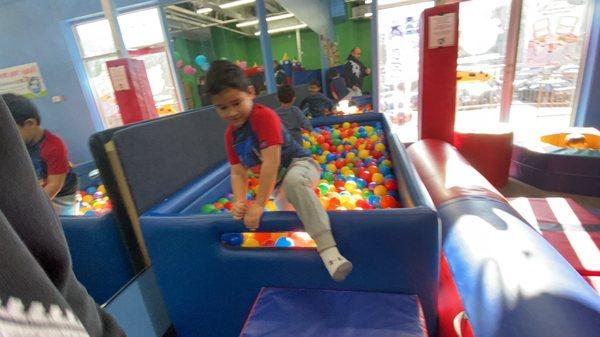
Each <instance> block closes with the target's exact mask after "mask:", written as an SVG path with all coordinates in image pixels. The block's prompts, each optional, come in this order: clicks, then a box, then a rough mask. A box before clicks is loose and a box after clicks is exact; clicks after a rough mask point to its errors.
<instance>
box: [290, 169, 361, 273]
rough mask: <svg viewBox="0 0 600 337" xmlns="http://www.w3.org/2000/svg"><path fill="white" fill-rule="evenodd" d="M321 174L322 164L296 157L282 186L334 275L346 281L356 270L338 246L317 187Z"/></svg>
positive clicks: (326, 265) (328, 269)
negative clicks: (353, 270) (315, 188)
mask: <svg viewBox="0 0 600 337" xmlns="http://www.w3.org/2000/svg"><path fill="white" fill-rule="evenodd" d="M319 178H320V168H319V164H317V163H316V162H315V161H314V160H312V159H311V158H302V159H295V160H294V161H293V162H292V164H291V165H290V167H289V168H288V171H287V173H286V175H285V178H284V179H283V182H282V186H281V189H282V190H283V191H282V192H283V193H285V198H286V199H287V200H288V201H289V203H290V204H291V205H292V206H294V208H295V209H296V213H297V214H298V217H299V218H300V220H301V221H302V224H303V225H304V228H305V229H306V231H307V232H308V234H309V235H310V236H311V237H312V238H313V239H314V240H315V242H316V244H317V251H318V252H319V255H320V256H321V259H322V260H323V263H324V264H325V267H326V268H327V271H328V272H329V274H330V275H331V277H332V278H333V279H334V280H336V281H343V280H344V279H345V278H346V276H347V275H348V274H349V273H350V272H351V271H352V263H350V262H349V261H348V260H346V258H344V257H343V256H342V255H341V254H340V252H339V251H338V249H337V247H336V243H335V240H334V238H333V235H332V234H331V226H330V223H329V217H328V215H327V212H325V209H323V206H322V205H321V203H320V202H319V199H318V198H317V196H316V195H315V193H314V191H313V188H314V186H315V185H316V183H317V182H318V181H319Z"/></svg>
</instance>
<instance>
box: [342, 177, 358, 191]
mask: <svg viewBox="0 0 600 337" xmlns="http://www.w3.org/2000/svg"><path fill="white" fill-rule="evenodd" d="M357 187H358V184H357V183H356V182H355V181H352V180H349V181H347V182H346V184H344V188H345V189H346V191H349V192H352V191H354V190H356V188H357Z"/></svg>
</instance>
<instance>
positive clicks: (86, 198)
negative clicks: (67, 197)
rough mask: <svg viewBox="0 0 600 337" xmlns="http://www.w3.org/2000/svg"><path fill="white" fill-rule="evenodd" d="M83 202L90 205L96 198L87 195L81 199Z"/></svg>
mask: <svg viewBox="0 0 600 337" xmlns="http://www.w3.org/2000/svg"><path fill="white" fill-rule="evenodd" d="M81 200H82V201H83V202H87V203H90V202H92V200H94V197H93V196H91V195H89V194H86V195H84V196H83V197H82V198H81Z"/></svg>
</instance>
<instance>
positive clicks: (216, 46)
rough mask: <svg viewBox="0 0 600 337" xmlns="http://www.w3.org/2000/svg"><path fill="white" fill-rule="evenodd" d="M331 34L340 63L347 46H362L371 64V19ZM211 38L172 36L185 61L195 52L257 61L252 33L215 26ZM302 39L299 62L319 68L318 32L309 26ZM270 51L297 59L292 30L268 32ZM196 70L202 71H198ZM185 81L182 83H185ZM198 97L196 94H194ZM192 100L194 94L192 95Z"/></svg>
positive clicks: (338, 27)
mask: <svg viewBox="0 0 600 337" xmlns="http://www.w3.org/2000/svg"><path fill="white" fill-rule="evenodd" d="M334 29H335V35H336V39H337V42H338V49H339V51H340V63H342V64H343V63H344V62H345V60H346V56H347V55H348V53H349V52H350V50H351V49H352V48H353V47H355V46H358V47H360V48H361V49H362V61H363V62H364V63H365V64H366V65H367V66H369V67H372V66H371V21H370V20H353V21H344V22H339V23H335V24H334ZM211 34H212V40H211V41H210V42H204V43H200V42H196V41H186V40H183V39H175V44H174V45H175V50H176V51H177V52H179V53H180V54H181V56H182V58H183V60H184V62H185V64H192V65H194V64H193V61H194V58H195V57H196V55H199V54H204V55H206V56H207V57H208V59H209V61H212V60H215V59H219V58H221V57H226V58H227V59H229V60H231V61H236V60H240V61H242V60H246V61H247V62H248V65H249V66H252V65H253V64H254V63H256V64H259V65H261V64H262V63H263V62H262V53H261V49H260V40H259V39H258V38H254V37H247V36H243V35H240V34H236V33H234V32H230V31H227V30H224V29H219V28H216V27H213V28H211ZM300 39H301V42H302V51H303V55H302V58H303V59H302V66H303V67H304V68H305V69H320V68H321V53H320V44H319V36H318V35H317V34H316V33H315V32H313V31H311V30H307V29H305V30H303V31H301V32H300ZM271 51H272V53H273V59H275V60H281V58H282V57H283V54H284V53H287V54H288V56H289V57H290V59H297V58H298V55H297V49H296V33H295V32H291V33H282V34H276V35H271ZM198 74H199V75H200V74H202V71H199V72H198ZM183 78H184V82H186V81H187V82H189V81H195V79H194V78H193V77H192V76H185V75H184V76H183ZM187 82H186V83H187ZM364 89H365V90H367V91H371V78H370V77H367V78H366V79H365V84H364ZM195 95H196V96H197V93H196V94H195ZM198 100H199V98H198ZM194 101H196V97H194Z"/></svg>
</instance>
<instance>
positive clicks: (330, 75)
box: [329, 69, 340, 78]
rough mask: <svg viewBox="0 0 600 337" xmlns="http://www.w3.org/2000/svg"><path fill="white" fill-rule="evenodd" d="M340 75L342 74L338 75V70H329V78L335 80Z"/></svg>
mask: <svg viewBox="0 0 600 337" xmlns="http://www.w3.org/2000/svg"><path fill="white" fill-rule="evenodd" d="M339 74H340V73H338V71H337V70H335V69H329V78H334V77H336V76H337V75H339Z"/></svg>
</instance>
